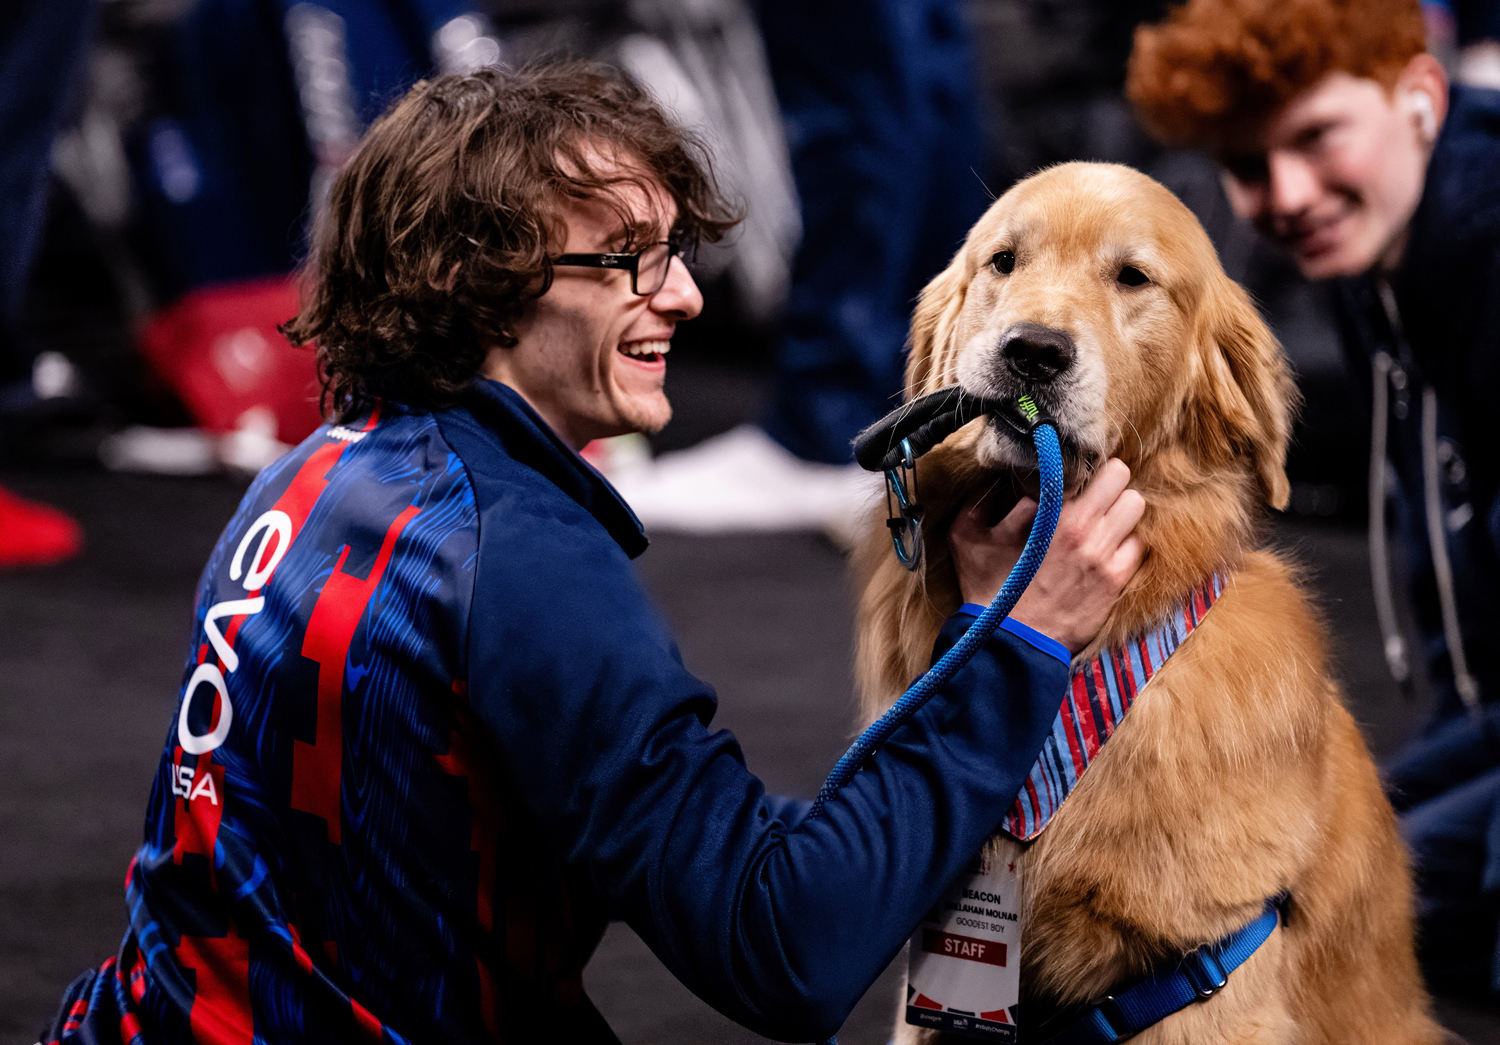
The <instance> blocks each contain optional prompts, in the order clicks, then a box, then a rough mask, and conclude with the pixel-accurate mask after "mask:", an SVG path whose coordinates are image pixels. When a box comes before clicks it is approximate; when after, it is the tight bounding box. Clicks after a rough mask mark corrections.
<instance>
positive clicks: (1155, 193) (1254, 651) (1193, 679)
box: [856, 163, 1445, 1045]
mask: <svg viewBox="0 0 1500 1045" xmlns="http://www.w3.org/2000/svg"><path fill="white" fill-rule="evenodd" d="M910 348H911V355H910V359H909V361H908V364H907V389H906V391H907V395H908V397H909V398H910V397H915V396H918V395H922V394H924V393H926V392H930V391H933V390H936V389H938V388H942V387H945V386H948V385H952V384H954V383H957V384H960V385H962V386H963V387H964V388H965V389H967V390H968V391H970V392H973V393H975V394H978V395H983V396H990V397H999V396H1012V395H1016V394H1019V393H1021V392H1028V393H1030V394H1031V395H1032V397H1033V398H1034V399H1036V400H1037V401H1038V402H1039V403H1040V404H1041V405H1042V406H1043V408H1044V409H1046V410H1047V411H1048V412H1050V413H1051V414H1052V416H1054V417H1055V418H1056V419H1057V421H1058V431H1059V434H1060V436H1061V438H1062V441H1063V446H1064V457H1065V461H1066V470H1065V474H1066V478H1067V485H1068V488H1069V489H1070V490H1073V489H1077V488H1078V486H1079V485H1080V484H1082V483H1083V482H1084V481H1085V480H1086V478H1087V476H1088V474H1089V472H1090V471H1091V469H1093V468H1095V467H1097V466H1098V465H1100V464H1101V463H1102V462H1103V461H1105V460H1106V459H1108V458H1109V457H1111V456H1117V457H1120V458H1122V459H1123V460H1124V461H1125V463H1126V464H1128V465H1129V466H1130V469H1131V473H1132V479H1131V485H1132V487H1134V488H1135V489H1137V490H1139V491H1140V492H1141V494H1142V495H1143V496H1144V498H1145V501H1146V506H1147V507H1146V513H1145V516H1144V517H1143V518H1142V520H1141V522H1140V524H1139V526H1138V528H1137V530H1136V533H1137V535H1138V536H1139V537H1140V538H1141V540H1142V542H1143V544H1144V545H1145V547H1146V549H1147V557H1146V560H1145V563H1144V564H1143V565H1142V567H1141V569H1140V572H1139V573H1138V574H1137V575H1136V577H1135V579H1134V581H1132V583H1131V584H1130V586H1129V588H1128V590H1127V591H1126V592H1125V594H1124V595H1123V597H1122V598H1121V599H1120V600H1119V602H1118V604H1117V605H1116V606H1115V608H1114V611H1113V613H1112V614H1111V616H1110V617H1109V619H1108V621H1107V622H1106V624H1105V626H1104V629H1103V631H1102V632H1101V633H1100V634H1099V636H1098V638H1097V639H1096V640H1095V642H1094V644H1093V645H1092V646H1091V647H1090V648H1088V649H1087V650H1084V651H1082V652H1081V653H1080V654H1079V659H1078V660H1075V664H1076V663H1081V662H1082V660H1084V659H1086V658H1089V657H1091V656H1093V655H1094V654H1095V653H1096V652H1098V651H1099V650H1100V649H1102V648H1106V647H1115V646H1118V645H1120V644H1122V643H1123V642H1125V641H1126V640H1127V639H1130V638H1132V637H1134V636H1140V635H1142V634H1144V633H1145V632H1147V631H1148V630H1149V629H1151V628H1153V627H1154V626H1156V625H1158V624H1159V623H1160V622H1161V621H1163V620H1164V618H1165V617H1166V615H1167V614H1169V613H1171V612H1173V611H1174V610H1175V609H1176V608H1177V607H1180V606H1181V605H1182V604H1183V602H1184V600H1185V598H1186V597H1187V596H1188V594H1189V593H1190V592H1191V591H1192V590H1193V589H1195V588H1199V587H1201V586H1203V585H1204V583H1205V581H1207V580H1208V579H1209V578H1210V577H1211V576H1212V575H1213V574H1215V573H1218V574H1220V575H1221V576H1222V577H1223V578H1224V579H1225V580H1224V591H1223V594H1222V596H1221V597H1220V598H1219V600H1218V601H1217V603H1215V604H1214V605H1213V607H1212V609H1211V610H1210V611H1209V612H1208V614H1207V616H1206V617H1205V618H1204V619H1203V620H1202V622H1201V624H1200V625H1199V626H1198V628H1197V630H1196V631H1194V632H1193V633H1192V634H1191V635H1189V636H1188V638H1187V640H1186V641H1185V642H1184V643H1183V644H1182V646H1181V647H1180V648H1179V649H1178V650H1177V652H1176V653H1175V655H1174V656H1172V657H1171V659H1170V660H1168V661H1167V663H1166V665H1165V666H1164V667H1163V668H1162V670H1161V671H1160V672H1158V673H1157V674H1156V675H1155V677H1154V678H1152V680H1151V682H1150V684H1149V685H1148V686H1146V687H1145V688H1144V689H1143V690H1142V691H1141V692H1140V694H1139V696H1138V697H1137V700H1136V703H1135V705H1134V706H1133V708H1132V709H1131V710H1130V712H1129V714H1128V715H1127V716H1126V717H1125V718H1124V720H1123V722H1122V723H1121V724H1120V725H1119V728H1118V729H1117V730H1116V732H1115V733H1114V735H1113V737H1112V738H1111V739H1110V740H1109V742H1108V743H1107V744H1106V745H1105V746H1104V747H1103V748H1102V749H1100V751H1099V753H1098V755H1097V757H1096V758H1095V759H1094V761H1093V763H1092V765H1091V766H1090V768H1089V769H1088V771H1087V773H1086V774H1085V775H1084V776H1083V777H1082V779H1081V780H1080V781H1079V782H1078V785H1077V786H1076V787H1075V788H1074V790H1073V792H1072V794H1071V796H1070V797H1069V798H1068V799H1067V801H1066V802H1065V803H1064V804H1063V806H1062V807H1061V809H1060V810H1059V811H1058V812H1057V814H1056V816H1055V817H1054V818H1053V819H1052V821H1051V822H1050V824H1049V825H1048V826H1047V827H1046V829H1045V830H1044V831H1043V832H1042V833H1041V835H1040V836H1039V837H1037V838H1036V839H1035V840H1034V841H1032V842H1030V843H1028V844H1026V845H1025V846H1024V848H1023V855H1022V856H1021V874H1022V878H1021V880H1022V883H1023V885H1022V888H1023V896H1024V912H1025V928H1024V935H1023V938H1022V946H1021V1000H1022V1009H1021V1012H1022V1022H1023V1025H1024V1024H1025V1023H1026V1021H1027V1013H1028V1010H1029V1011H1031V1012H1036V1011H1038V1010H1041V1011H1042V1012H1056V1011H1059V1010H1064V1009H1066V1008H1068V1007H1071V1006H1077V1005H1082V1004H1085V1003H1088V1004H1092V1003H1096V1002H1098V1001H1100V1000H1102V999H1103V998H1104V997H1105V995H1107V994H1108V993H1110V991H1111V989H1112V988H1114V987H1116V986H1118V985H1120V984H1122V983H1124V982H1126V981H1129V980H1131V979H1132V978H1135V977H1139V976H1141V975H1143V974H1145V973H1147V972H1150V971H1152V970H1156V969H1160V968H1161V967H1162V965H1163V963H1164V962H1168V963H1170V962H1172V961H1174V960H1175V959H1177V958H1179V957H1180V956H1181V955H1183V954H1185V953H1186V952H1188V951H1190V950H1192V949H1193V948H1195V947H1197V946H1199V945H1200V944H1205V943H1209V942H1212V941H1215V940H1218V939H1220V938H1222V937H1224V936H1225V935H1227V934H1229V933H1231V932H1233V931H1235V930H1238V929H1239V928H1241V927H1242V926H1244V925H1246V924H1247V923H1249V922H1250V921H1252V920H1253V919H1255V918H1256V917H1257V916H1258V915H1259V914H1260V913H1261V912H1262V910H1263V908H1264V904H1265V903H1266V901H1267V899H1268V898H1271V897H1275V896H1277V895H1278V894H1282V893H1285V894H1288V895H1289V896H1290V902H1289V904H1288V906H1287V908H1286V920H1285V922H1284V924H1283V925H1282V927H1281V928H1279V929H1278V930H1277V931H1276V932H1275V933H1274V934H1273V935H1272V936H1271V938H1270V939H1269V940H1268V941H1267V942H1266V943H1265V944H1264V945H1263V946H1262V947H1261V948H1260V949H1259V950H1258V951H1257V952H1256V953H1255V954H1254V955H1253V956H1252V957H1251V958H1250V959H1249V960H1248V961H1247V962H1246V963H1245V964H1244V965H1243V966H1241V967H1240V968H1239V969H1238V970H1237V971H1235V972H1234V973H1233V974H1232V975H1231V976H1230V977H1229V982H1228V985H1227V986H1226V987H1225V988H1224V989H1223V990H1222V991H1220V992H1219V993H1218V994H1216V995H1214V996H1213V997H1211V998H1208V999H1206V1000H1203V1001H1199V1002H1195V1003H1193V1004H1191V1005H1189V1006H1188V1007H1187V1008H1185V1009H1182V1010H1181V1011H1179V1012H1177V1013H1176V1014H1174V1015H1172V1016H1169V1017H1168V1018H1166V1019H1165V1020H1163V1021H1162V1022H1160V1023H1158V1024H1156V1025H1155V1026H1154V1027H1152V1028H1151V1029H1150V1030H1148V1031H1146V1032H1145V1033H1144V1034H1142V1035H1141V1036H1140V1037H1139V1041H1141V1042H1142V1043H1143V1045H1168V1043H1180V1045H1212V1043H1216V1042H1234V1043H1238V1045H1250V1043H1256V1045H1261V1043H1264V1045H1270V1043H1292V1042H1309V1043H1312V1042H1318V1043H1322V1042H1328V1043H1332V1042H1348V1043H1351V1045H1352V1043H1356V1042H1357V1043H1361V1045H1369V1043H1374V1042H1391V1043H1413V1045H1415V1043H1428V1042H1439V1041H1442V1040H1445V1039H1444V1032H1443V1030H1442V1029H1441V1028H1440V1027H1439V1026H1438V1025H1437V1024H1436V1023H1435V1022H1434V1021H1433V1020H1432V1019H1431V1018H1430V1016H1429V1004H1430V1003H1429V999H1428V996H1427V994H1426V991H1425V989H1424V987H1423V984H1422V981H1421V977H1420V975H1419V973H1418V970H1417V965H1416V960H1415V957H1414V953H1413V936H1412V934H1413V916H1412V905H1413V900H1412V892H1411V885H1410V877H1409V869H1408V862H1407V857H1406V853H1405V851H1404V849H1403V847H1402V844H1401V842H1400V839H1399V838H1398V836H1397V832H1396V820H1395V817H1394V815H1393V814H1392V811H1391V808H1390V806H1389V805H1388V804H1387V802H1386V800H1385V798H1384V796H1383V795H1382V793H1381V788H1380V783H1379V781H1378V779H1377V776H1376V770H1375V766H1374V764H1373V762H1372V761H1371V758H1370V755H1369V753H1368V751H1367V750H1366V748H1365V745H1364V742H1363V740H1362V738H1361V736H1360V733H1359V730H1358V729H1357V728H1356V726H1355V723H1354V720H1353V718H1351V717H1350V714H1349V712H1348V711H1347V710H1346V709H1345V707H1344V705H1343V702H1342V700H1341V697H1340V693H1339V689H1338V686H1337V684H1336V683H1335V682H1334V681H1333V679H1332V678H1331V677H1330V674H1329V667H1328V657H1327V652H1326V640H1325V635H1324V628H1323V625H1322V623H1321V622H1320V620H1319V617H1318V615H1317V613H1316V611H1315V610H1314V609H1313V607H1312V606H1311V605H1309V601H1308V597H1307V595H1306V594H1305V593H1304V592H1303V591H1302V589H1301V588H1300V587H1299V586H1298V583H1297V579H1296V576H1295V573H1294V571H1293V570H1292V568H1291V567H1290V566H1289V565H1288V564H1287V563H1286V562H1285V561H1284V560H1283V559H1282V558H1280V557H1278V556H1277V555H1276V554H1275V553H1274V552H1272V551H1268V550H1265V549H1263V548H1260V547H1258V545H1257V535H1258V527H1259V526H1260V525H1261V523H1262V521H1263V517H1264V514H1265V513H1264V507H1263V506H1265V505H1271V506H1273V507H1278V508H1279V507H1282V506H1284V505H1285V504H1286V501H1287V497H1288V492H1289V487H1288V483H1287V479H1286V475H1285V473H1284V462H1285V458H1286V449H1287V440H1288V436H1289V432H1290V428H1291V418H1292V409H1293V405H1294V400H1295V397H1296V393H1295V389H1294V386H1293V384H1292V381H1291V378H1290V375H1289V372H1288V368H1287V364H1286V362H1285V360H1284V358H1283V356H1282V353H1281V350H1280V346H1279V345H1278V344H1277V342H1276V340H1275V338H1274V337H1273V336H1272V334H1271V333H1270V331H1269V330H1268V329H1267V328H1266V325H1265V324H1264V323H1263V322H1262V321H1261V319H1260V317H1259V316H1258V315H1257V314H1256V311H1255V309H1254V307H1253V306H1252V305H1251V303H1250V301H1249V299H1248V298H1247V296H1246V295H1245V293H1244V291H1242V290H1241V289H1240V287H1239V286H1238V285H1237V284H1235V283H1234V282H1233V281H1231V280H1230V279H1229V278H1228V277H1227V276H1226V275H1225V274H1224V271H1223V269H1222V268H1221V267H1220V265H1219V261H1218V258H1217V256H1216V254H1215V252H1214V247H1213V245H1212V244H1211V243H1210V241H1209V239H1208V237H1207V236H1206V235H1205V234H1204V232H1203V229H1202V228H1201V227H1200V226H1199V224H1198V222H1197V220H1196V219H1194V217H1193V215H1192V214H1191V213H1190V212H1189V211H1188V209H1187V208H1186V207H1184V206H1183V205H1182V203H1180V202H1179V201H1178V200H1177V199H1176V197H1174V196H1173V195H1172V194H1171V193H1170V192H1169V191H1167V190H1166V189H1165V188H1163V187H1162V186H1161V185H1159V184H1158V183H1157V182H1155V181H1153V180H1151V179H1150V178H1148V177H1146V176H1145V175H1143V174H1140V173H1138V172H1136V171H1133V170H1131V169H1129V168H1126V167H1120V166H1114V165H1109V164H1087V163H1070V164H1065V165H1062V166H1058V167H1053V168H1051V169H1049V170H1046V171H1043V172H1042V173H1039V174H1036V175H1034V176H1033V177H1030V178H1028V179H1026V180H1025V181H1023V182H1021V183H1020V184H1018V185H1016V186H1015V187H1014V188H1013V189H1011V190H1010V191H1009V192H1007V193H1006V194H1005V195H1004V196H1003V197H1001V198H1000V199H999V200H998V201H997V202H996V203H995V204H994V205H993V206H992V207H991V208H990V209H989V211H988V212H987V213H986V214H985V215H984V217H983V218H981V219H980V220H979V223H978V224H977V225H975V227H974V229H973V230H972V231H971V232H970V234H969V236H968V239H967V241H966V242H965V243H964V245H963V247H962V249H960V251H959V252H958V254H957V256H955V257H954V259H953V261H952V263H951V264H950V265H949V266H948V268H947V269H946V270H945V271H944V272H942V273H941V274H940V275H938V276H937V277H936V278H935V279H933V280H932V282H931V283H930V284H928V286H927V287H926V289H925V290H924V291H923V293H922V296H921V300H920V303H919V305H918V307H917V310H916V313H915V316H914V317H913V322H912V331H911V339H910ZM1002 429H1003V426H1000V427H997V425H996V424H995V423H994V422H992V421H990V420H988V419H981V420H979V421H976V422H974V423H972V424H970V425H968V426H967V427H965V428H963V429H961V430H960V431H959V432H958V433H956V434H955V435H954V436H952V437H950V438H949V439H948V440H947V441H946V442H945V443H943V444H942V445H940V446H938V447H937V448H935V449H934V450H933V451H932V452H930V453H929V454H927V455H926V456H925V457H923V458H922V459H921V460H920V462H919V463H918V465H917V487H918V490H919V500H920V501H921V502H922V504H923V505H924V506H925V509H926V516H925V520H926V536H925V541H926V561H925V565H924V567H923V568H922V569H920V570H919V571H917V572H914V573H909V572H907V571H906V570H905V569H903V568H902V566H901V565H899V564H898V562H897V561H896V558H895V556H894V555H893V554H892V551H891V546H890V539H889V537H888V535H887V531H886V530H885V528H884V526H882V525H879V523H880V522H881V521H882V520H883V510H882V520H872V521H873V522H874V525H872V527H871V529H870V531H869V535H868V537H867V538H866V540H865V541H864V543H863V545H862V546H861V547H860V548H859V549H857V551H856V571H857V575H858V577H859V579H860V580H861V581H862V584H863V595H862V598H861V601H860V609H859V615H860V621H859V638H858V653H857V660H858V664H857V668H858V674H859V685H860V688H861V692H862V699H863V703H864V712H865V714H866V716H867V717H868V718H874V717H875V716H876V715H877V714H878V713H879V712H880V711H881V710H883V709H884V708H885V707H887V706H889V704H890V703H891V702H892V701H893V700H894V699H895V698H896V697H897V696H898V695H899V694H900V693H901V692H902V691H903V690H904V688H905V686H906V684H907V683H908V681H909V680H910V679H912V678H913V677H915V676H916V675H918V674H920V673H921V672H922V671H923V670H925V669H926V668H927V666H928V663H929V657H930V656H931V652H932V648H933V642H934V639H935V638H936V636H937V633H938V630H939V627H940V625H941V624H942V622H943V620H944V619H945V618H946V617H947V616H948V615H949V614H951V613H952V612H953V611H955V610H956V609H957V608H958V607H959V604H960V603H961V602H962V599H961V598H960V595H959V590H958V585H957V581H956V579H955V575H954V570H953V564H952V559H951V555H950V553H949V550H948V542H947V539H946V534H947V528H948V526H949V525H950V524H951V522H952V520H953V517H954V515H955V513H956V512H957V511H958V510H959V508H960V507H961V506H962V505H964V504H966V503H969V502H971V501H972V499H973V498H975V497H976V496H978V495H979V494H981V493H984V492H985V491H989V502H990V503H991V504H992V507H993V511H994V513H995V515H994V517H995V518H996V519H998V518H999V517H1000V516H1001V515H1003V514H1004V513H1005V512H1006V511H1008V510H1009V508H1010V507H1011V506H1012V505H1014V504H1015V502H1016V500H1017V499H1018V498H1019V497H1020V496H1021V494H1022V493H1023V492H1026V491H1028V490H1029V493H1030V495H1031V496H1033V497H1034V496H1036V479H1035V468H1036V463H1035V461H1036V458H1035V453H1034V451H1033V450H1032V449H1031V448H1030V447H1029V446H1023V445H1021V444H1020V443H1019V442H1018V441H1017V439H1016V437H1014V436H1013V435H1010V434H1008V432H1007V430H1002ZM1062 698H1063V694H1061V693H1059V694H1058V700H1059V703H1061V701H1062ZM1056 1029H1061V1028H1060V1027H1058V1028H1056ZM1022 1033H1023V1035H1024V1034H1026V1031H1025V1029H1024V1026H1023V1030H1022ZM933 1034H934V1032H932V1031H927V1030H922V1031H919V1030H917V1028H915V1027H911V1026H907V1025H905V1024H904V1022H903V1023H902V1024H901V1026H900V1028H899V1030H898V1035H897V1040H900V1041H917V1040H932V1038H931V1036H932V1035H933ZM924 1036H928V1037H924Z"/></svg>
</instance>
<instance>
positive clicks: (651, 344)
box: [620, 341, 672, 356]
mask: <svg viewBox="0 0 1500 1045" xmlns="http://www.w3.org/2000/svg"><path fill="white" fill-rule="evenodd" d="M620 351H621V352H624V353H625V354H626V355H627V356H655V355H663V356H664V355H666V354H667V353H668V352H670V351H672V342H670V341H630V342H627V343H625V344H623V345H621V346H620Z"/></svg>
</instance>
